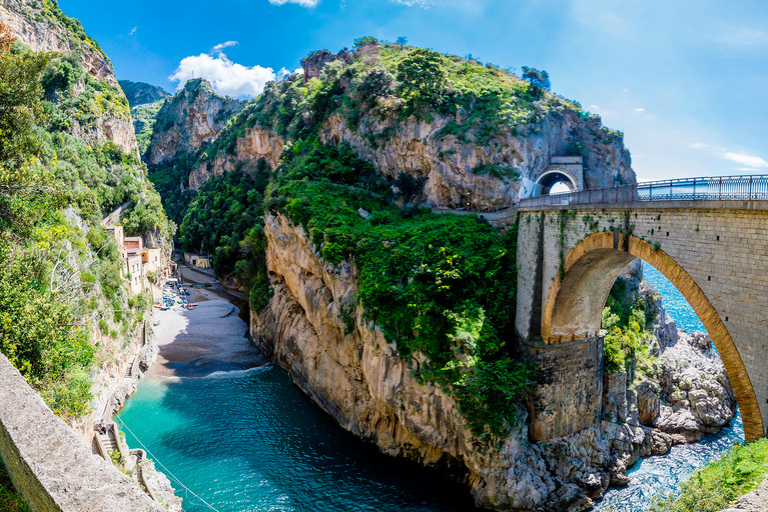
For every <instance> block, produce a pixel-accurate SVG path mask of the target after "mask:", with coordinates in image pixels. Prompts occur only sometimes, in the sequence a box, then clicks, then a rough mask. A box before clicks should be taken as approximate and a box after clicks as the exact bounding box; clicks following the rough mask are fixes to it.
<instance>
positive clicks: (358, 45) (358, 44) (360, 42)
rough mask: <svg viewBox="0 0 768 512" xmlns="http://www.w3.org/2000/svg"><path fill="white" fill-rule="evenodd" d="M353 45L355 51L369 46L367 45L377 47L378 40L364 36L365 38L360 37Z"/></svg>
mask: <svg viewBox="0 0 768 512" xmlns="http://www.w3.org/2000/svg"><path fill="white" fill-rule="evenodd" d="M354 43H355V46H354V48H355V50H359V49H360V48H362V47H363V46H369V45H376V46H378V44H379V40H378V39H376V38H375V37H371V36H365V37H360V38H358V39H355V41H354Z"/></svg>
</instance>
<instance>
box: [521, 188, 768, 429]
mask: <svg viewBox="0 0 768 512" xmlns="http://www.w3.org/2000/svg"><path fill="white" fill-rule="evenodd" d="M740 178H741V177H740ZM718 179H719V180H721V183H720V187H719V189H718V188H717V187H716V186H715V187H714V190H715V194H717V193H718V191H719V195H713V194H712V190H713V186H712V185H711V183H710V187H709V193H706V190H705V192H704V193H702V188H701V187H700V188H699V193H698V194H688V193H686V194H676V193H673V192H679V190H677V191H675V190H672V191H671V192H670V193H668V194H666V196H665V195H662V197H661V199H662V200H656V199H657V197H658V188H657V189H656V191H657V196H654V197H653V200H650V199H651V197H648V194H647V191H646V192H644V191H642V190H641V191H640V192H638V188H642V187H644V186H645V184H641V185H640V187H634V189H633V187H626V190H624V191H623V192H618V191H616V190H615V189H612V191H602V192H601V191H589V192H588V193H589V196H587V191H583V192H576V193H571V194H563V195H553V196H549V197H544V196H542V197H540V198H532V199H529V200H523V201H521V203H520V207H519V212H518V219H519V234H518V267H519V273H518V302H517V317H516V319H517V325H518V330H519V334H520V337H521V347H522V350H523V352H524V353H525V354H527V357H530V358H531V359H532V360H534V361H536V362H537V363H539V365H540V368H541V369H542V371H543V373H544V376H545V384H544V385H543V386H542V387H541V389H540V390H539V391H538V392H537V395H536V397H535V400H534V406H533V408H532V411H531V419H532V425H531V430H530V432H531V437H532V439H534V440H546V439H550V438H553V437H558V436H561V435H565V434H568V433H571V432H575V431H577V430H580V429H581V428H584V427H586V426H588V425H591V424H594V423H597V422H599V420H600V416H601V404H600V402H601V400H600V396H601V395H602V337H601V336H600V326H601V319H602V309H603V306H604V304H605V300H606V298H607V296H608V293H609V291H610V289H611V286H612V285H613V283H614V281H615V280H616V278H617V277H618V275H619V273H620V272H621V270H622V269H623V268H624V267H625V266H626V265H627V264H628V263H629V262H631V261H632V260H633V259H635V258H641V259H643V260H644V261H646V262H648V263H650V264H651V265H653V266H654V267H655V268H657V269H658V270H659V271H660V272H661V273H662V274H664V275H665V276H666V277H667V278H668V279H669V280H670V281H671V282H672V283H673V284H674V285H675V286H676V287H677V288H678V290H680V292H681V293H682V294H683V296H684V297H685V298H686V299H687V300H688V302H689V303H690V304H691V306H692V307H693V309H694V311H695V312H696V314H697V315H698V316H699V318H700V320H701V321H702V323H703V324H704V326H705V327H706V329H707V331H708V332H709V334H710V336H711V338H712V340H713V342H714V344H715V346H716V347H717V350H718V352H719V353H720V355H721V356H722V358H723V363H724V364H725V368H726V370H727V372H728V377H729V378H730V380H731V383H732V384H733V388H734V391H735V394H736V399H737V401H738V403H739V407H740V409H741V413H742V417H743V420H744V431H745V435H746V438H747V439H750V440H751V439H756V438H759V437H763V436H765V435H766V430H765V429H766V426H767V425H768V318H767V317H768V187H765V188H766V190H764V191H763V190H759V191H758V192H754V191H753V189H752V185H753V180H752V179H751V177H750V179H749V186H750V189H749V191H748V193H747V194H730V195H728V194H723V186H722V180H723V178H701V179H700V180H709V181H710V182H712V181H713V180H718ZM728 179H729V178H728ZM742 181H743V179H742ZM765 182H766V184H768V180H765ZM664 183H668V182H664ZM715 183H716V182H715ZM689 185H690V182H688V186H689ZM656 186H657V187H658V185H656ZM619 190H620V191H621V190H622V189H619ZM627 190H628V192H627ZM612 194H613V195H612ZM588 197H591V198H600V197H602V198H604V199H607V200H608V201H607V202H597V203H590V202H588ZM681 197H683V198H682V199H681ZM686 197H687V198H695V199H686ZM723 197H729V198H728V199H719V198H723ZM611 198H613V199H618V201H610V199H611Z"/></svg>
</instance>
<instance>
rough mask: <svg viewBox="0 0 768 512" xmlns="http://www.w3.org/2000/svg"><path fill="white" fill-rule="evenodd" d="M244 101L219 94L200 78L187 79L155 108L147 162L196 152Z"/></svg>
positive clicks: (163, 160) (221, 127) (160, 161)
mask: <svg viewBox="0 0 768 512" xmlns="http://www.w3.org/2000/svg"><path fill="white" fill-rule="evenodd" d="M244 105H245V103H244V102H241V101H239V100H235V99H232V98H229V97H227V98H224V97H222V96H219V95H218V94H216V93H215V92H214V91H213V87H211V84H210V83H208V82H207V81H205V80H203V79H202V78H196V79H193V80H189V81H188V82H187V83H186V84H185V85H184V88H183V89H181V90H180V91H179V92H178V93H176V95H175V96H174V97H173V98H172V99H171V100H169V101H166V102H165V104H164V105H163V106H162V108H161V109H160V112H158V114H157V121H156V124H155V129H154V132H153V134H152V141H151V144H150V146H149V150H148V152H147V157H146V161H147V163H148V164H149V165H156V164H159V163H162V162H166V161H170V160H173V159H175V158H178V157H179V156H181V155H183V154H184V153H195V152H197V151H198V150H199V149H200V148H201V147H202V145H203V144H204V143H205V142H208V141H210V140H211V139H213V138H214V137H215V136H216V135H218V133H219V132H220V131H221V130H222V129H223V128H224V126H226V124H227V120H228V119H229V118H230V117H232V116H233V115H234V114H236V113H237V112H239V111H240V110H242V109H243V107H244Z"/></svg>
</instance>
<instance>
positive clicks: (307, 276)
mask: <svg viewBox="0 0 768 512" xmlns="http://www.w3.org/2000/svg"><path fill="white" fill-rule="evenodd" d="M265 234H266V237H267V241H268V248H267V266H268V270H269V272H270V276H271V281H272V287H273V291H274V294H273V295H272V297H271V299H270V301H269V304H268V306H267V307H266V309H265V310H264V311H262V312H253V311H252V314H251V335H252V337H253V339H254V340H255V342H256V344H257V346H258V347H259V348H260V349H261V350H262V351H263V352H264V353H265V355H267V356H268V357H269V358H270V359H272V361H274V362H275V363H276V364H278V365H279V366H281V367H282V368H284V369H285V370H286V371H287V372H288V374H289V375H290V376H291V378H292V380H293V381H294V382H295V383H296V384H297V385H298V386H299V387H300V388H301V389H302V390H303V391H304V392H305V393H306V394H307V395H309V396H310V397H312V399H313V400H314V401H315V402H316V403H317V404H318V405H320V407H322V408H323V409H324V410H325V411H326V412H328V413H329V414H330V415H331V416H332V417H333V418H334V419H335V420H336V421H337V422H338V423H339V424H340V425H341V426H342V427H344V428H346V429H347V430H349V431H350V432H352V433H354V434H356V435H358V436H360V437H362V438H364V439H368V440H370V441H372V442H373V443H375V444H376V445H377V447H378V448H379V449H380V450H381V451H382V452H384V453H387V454H390V455H394V456H404V457H407V458H410V459H413V460H416V461H418V462H420V463H422V464H427V465H436V466H440V467H450V468H451V469H452V473H453V474H458V475H463V476H462V477H461V478H462V480H463V482H464V483H465V484H466V485H467V486H468V487H469V488H470V489H471V492H472V494H473V496H474V498H475V500H476V502H477V504H478V505H479V506H483V507H488V508H493V509H496V510H545V511H562V510H569V511H576V510H586V509H589V508H591V506H592V504H593V500H595V499H599V498H600V497H602V495H603V493H604V492H605V490H606V489H607V488H608V486H609V485H626V484H627V483H628V478H627V476H626V470H627V469H628V468H630V467H631V466H632V465H633V464H634V463H635V462H637V460H638V459H639V458H640V457H644V456H648V455H652V454H654V455H656V454H663V453H666V452H667V451H668V450H669V448H670V447H671V446H672V445H673V444H676V443H681V442H686V441H690V440H692V439H696V438H697V436H700V435H701V432H702V431H706V432H708V431H711V430H710V429H711V428H712V427H715V426H716V427H717V428H719V427H720V426H722V425H723V424H725V423H727V421H728V420H729V419H730V418H731V417H732V415H733V409H732V407H733V403H734V402H733V399H732V392H731V391H729V390H730V386H729V384H728V383H727V378H726V377H725V371H724V369H723V368H722V364H719V365H718V362H717V361H715V360H713V354H712V350H711V347H709V346H706V342H704V341H702V340H700V339H699V338H695V339H694V338H691V339H690V340H688V339H687V338H685V337H683V338H680V339H679V341H678V338H677V330H676V329H675V328H674V325H670V323H669V320H668V319H667V320H666V321H664V318H665V313H664V311H663V308H662V307H661V305H660V303H657V304H656V306H655V307H657V308H659V312H660V317H661V319H662V321H660V322H659V325H658V332H659V334H660V336H659V337H660V338H661V342H660V345H662V347H661V348H660V349H659V350H661V351H662V357H661V359H660V364H659V367H658V368H657V369H656V370H655V372H656V374H658V376H660V377H661V379H662V381H663V383H662V385H661V386H659V385H658V384H656V383H655V379H654V378H650V379H645V380H642V379H640V380H637V381H634V380H633V378H632V377H631V376H629V377H628V375H627V373H625V372H619V373H618V374H608V373H606V374H605V383H604V393H603V411H604V412H603V418H602V421H600V422H599V423H598V424H597V425H596V426H592V427H589V428H585V429H583V430H581V431H579V432H576V433H575V434H571V435H569V436H564V437H561V438H556V439H552V440H550V441H548V442H547V443H530V442H529V441H528V428H527V426H526V425H525V416H526V414H525V412H524V411H520V413H519V420H520V421H519V423H518V425H517V426H516V427H515V428H514V429H513V430H512V431H511V432H510V434H509V435H508V436H507V437H506V438H504V439H495V440H493V441H490V442H489V441H488V440H481V439H478V438H477V437H476V436H474V435H473V434H472V432H471V431H470V429H469V428H468V427H467V424H466V422H465V420H464V418H463V417H462V415H461V414H460V413H459V411H458V408H457V402H456V400H455V399H454V397H453V396H451V395H450V394H448V393H446V392H445V391H444V390H442V389H440V388H438V387H436V386H434V385H431V384H425V383H423V382H420V381H418V380H417V379H416V378H415V377H414V373H413V369H414V368H415V367H416V365H418V364H421V363H423V360H424V358H423V356H420V355H416V356H415V357H414V358H413V359H411V360H404V359H403V358H401V357H399V356H398V355H397V352H396V351H395V350H394V349H393V347H392V346H391V345H390V344H388V343H387V341H386V340H385V338H384V336H383V334H382V332H381V331H380V330H379V329H378V328H377V327H376V326H375V325H374V324H372V323H371V322H368V321H366V320H365V319H364V318H363V307H362V306H361V305H356V304H357V302H356V297H357V293H358V291H357V283H358V278H359V276H358V270H357V268H356V266H355V265H354V264H353V263H348V262H345V261H342V262H341V263H340V264H339V265H338V266H334V265H332V264H329V263H327V262H326V261H324V260H323V259H322V258H321V257H320V256H319V252H318V251H317V250H316V247H314V245H312V243H311V242H310V240H309V239H308V238H307V236H306V234H305V233H304V230H303V229H302V228H300V227H296V226H294V225H293V224H292V223H291V222H290V221H289V220H288V219H287V218H285V217H284V216H282V215H275V216H268V217H267V218H266V219H265ZM644 293H646V292H644ZM350 311H351V312H352V318H353V320H354V322H353V324H352V325H350V323H349V319H348V317H349V314H350ZM653 343H656V342H655V341H654V342H653ZM680 364H687V365H688V367H689V368H690V370H689V371H688V375H687V378H686V376H685V375H684V374H680V373H679V372H678V370H679V369H678V366H679V365H680ZM682 381H686V382H688V383H691V382H693V383H694V384H693V386H692V387H691V388H689V389H688V390H687V393H688V395H686V396H690V397H693V398H689V399H688V401H687V402H686V401H685V399H686V396H683V395H682V394H681V393H680V390H679V384H675V383H679V382H682ZM704 381H708V382H717V383H722V385H721V384H716V385H710V386H709V387H708V388H707V389H704V387H705V386H704V385H703V383H704ZM697 383H698V384H697ZM675 386H677V387H675ZM672 395H674V396H676V397H677V398H676V399H672V398H671V396H672ZM729 397H730V398H729ZM662 402H663V403H665V404H666V403H669V404H671V405H669V406H667V405H661V404H662ZM665 408H667V409H669V410H665ZM673 412H674V414H673ZM675 418H679V419H680V421H675ZM697 422H698V426H697ZM654 427H656V428H654ZM662 430H663V431H662Z"/></svg>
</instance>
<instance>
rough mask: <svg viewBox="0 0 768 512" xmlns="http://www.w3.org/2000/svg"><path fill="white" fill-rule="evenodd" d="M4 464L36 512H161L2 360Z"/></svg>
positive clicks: (0, 429) (0, 453)
mask: <svg viewBox="0 0 768 512" xmlns="http://www.w3.org/2000/svg"><path fill="white" fill-rule="evenodd" d="M0 458H2V461H3V465H4V466H5V467H6V469H7V470H8V474H9V475H10V477H11V480H12V481H13V485H14V487H16V490H17V491H18V492H19V493H20V494H21V495H22V496H23V497H24V499H25V500H26V501H27V503H28V504H29V506H30V509H31V510H32V511H33V512H85V511H88V512H125V511H129V510H130V511H132V512H161V511H163V510H165V509H164V508H163V507H162V506H161V505H159V504H157V503H155V502H153V501H152V500H151V499H150V498H149V496H147V495H146V494H145V493H144V491H142V490H141V489H139V488H138V487H137V486H136V485H134V484H133V483H132V482H131V480H130V479H129V478H128V477H127V476H126V475H124V474H122V473H120V472H119V471H118V470H117V469H115V468H114V467H113V466H112V465H111V464H109V463H108V462H107V461H105V460H104V459H102V458H101V457H98V456H94V455H93V454H92V453H91V447H90V446H88V445H87V444H86V443H85V441H83V440H82V439H81V438H80V437H78V436H77V435H76V434H75V433H74V431H73V430H72V429H71V428H69V427H68V426H67V425H66V424H65V423H64V422H63V421H62V420H61V419H59V418H58V417H57V416H55V415H54V414H53V412H51V410H50V409H49V408H48V406H46V405H45V402H43V400H42V398H40V396H39V395H38V394H37V393H36V392H35V391H34V390H33V389H32V388H31V387H29V385H28V384H27V382H26V380H24V377H22V376H21V374H20V373H19V372H18V371H17V370H16V368H14V367H13V365H11V363H10V362H9V361H8V359H7V358H6V357H5V356H3V355H2V354H0Z"/></svg>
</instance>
